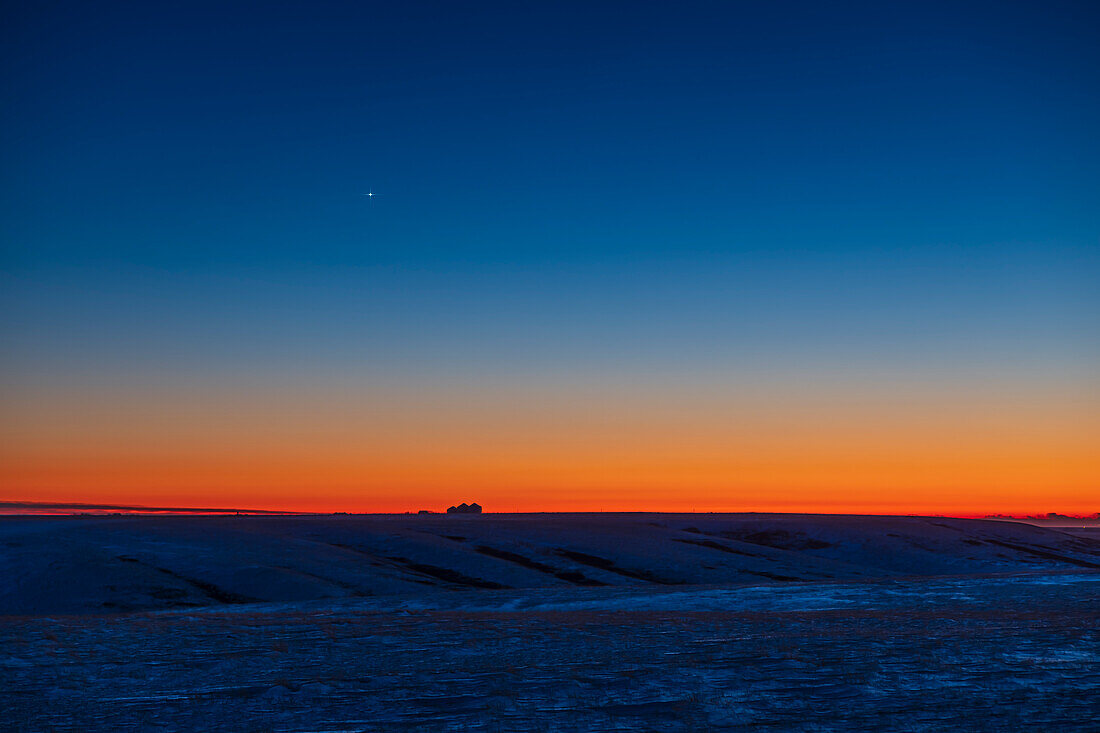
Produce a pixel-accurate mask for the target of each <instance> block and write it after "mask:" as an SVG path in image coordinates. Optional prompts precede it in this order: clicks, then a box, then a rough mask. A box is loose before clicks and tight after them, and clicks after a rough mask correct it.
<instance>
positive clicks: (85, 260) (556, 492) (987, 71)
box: [0, 0, 1100, 514]
mask: <svg viewBox="0 0 1100 733" xmlns="http://www.w3.org/2000/svg"><path fill="white" fill-rule="evenodd" d="M3 12H4V14H5V17H4V19H3V22H2V23H0V60H2V75H0V84H2V87H0V88H2V94H3V97H4V99H5V100H6V102H7V103H6V104H5V105H4V109H3V112H0V133H2V134H0V156H2V157H0V161H2V162H0V171H2V174H0V194H2V195H0V235H2V239H0V242H2V249H0V407H2V409H0V499H3V500H8V501H30V502H84V503H103V504H125V505H132V504H141V505H150V506H172V507H178V506H199V507H217V506H237V507H251V508H257V509H276V510H298V511H368V512H403V511H416V510H418V509H425V508H426V509H433V510H440V509H443V508H445V507H446V506H448V505H450V504H456V503H458V502H460V501H478V502H479V503H481V504H482V505H484V506H485V507H486V509H487V510H488V511H588V510H607V511H612V510H630V511H642V510H651V511H692V510H695V511H805V512H859V513H948V514H985V513H1037V512H1047V511H1059V512H1070V513H1073V512H1079V513H1092V512H1095V511H1097V510H1100V504H1098V502H1097V497H1098V496H1100V485H1098V484H1100V135H1098V134H1097V130H1100V52H1098V51H1097V45H1096V43H1095V39H1096V33H1097V30H1098V29H1100V9H1098V8H1097V6H1096V5H1095V3H1089V2H1080V3H1061V2H1030V3H1015V2H990V3H972V2H950V3H946V2H945V3H937V2H913V3H904V2H901V3H880V2H875V3H839V4H833V3H820V2H808V3H792V2H761V3H725V2H723V3H717V2H716V3H648V2H630V3H626V2H623V3H618V2H615V3H603V2H578V3H571V2H566V3H545V4H541V3H461V4H459V3H438V4H435V3H416V2H408V3H370V2H356V3H326V2H310V3H266V4H260V5H256V4H251V3H249V4H235V3H226V2H219V3H209V4H204V3H197V2H188V3H172V2H157V3H140V4H138V3H111V2H105V3H68V2H21V1H18V0H17V1H16V2H11V3H6V4H5V8H4V11H3ZM368 191H370V192H373V193H375V194H376V195H375V196H374V197H365V196H363V194H364V193H366V192H368Z"/></svg>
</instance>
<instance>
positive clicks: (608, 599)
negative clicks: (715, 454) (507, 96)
mask: <svg viewBox="0 0 1100 733" xmlns="http://www.w3.org/2000/svg"><path fill="white" fill-rule="evenodd" d="M1098 608H1100V575H1097V574H1089V573H1081V574H1041V575H1034V576H1011V577H985V578H970V579H967V578H926V579H907V580H892V581H874V582H863V583H807V584H798V585H797V586H792V585H773V586H758V587H744V588H700V589H694V590H668V589H660V588H653V587H649V588H593V589H587V588H573V589H547V590H521V591H516V590H511V591H488V592H464V593H456V594H452V595H450V596H448V597H445V598H439V599H436V600H426V599H419V600H417V599H409V598H388V599H368V600H363V601H355V600H343V601H323V602H311V603H304V604H290V603H284V604H259V605H255V606H233V607H222V608H220V609H218V610H190V611H169V612H156V613H146V614H127V615H119V616H83V617H71V616H70V617H36V618H20V619H16V618H9V619H7V620H6V621H5V622H4V623H2V624H0V649H3V653H2V654H0V676H3V678H4V679H5V684H4V685H3V688H2V689H0V708H3V709H5V710H6V711H7V716H8V717H7V724H6V725H8V726H9V727H10V729H12V730H28V731H30V730H80V731H107V730H179V731H186V730H275V731H360V730H362V731H367V730H378V729H400V730H470V729H472V730H509V731H512V730H516V731H525V730H617V729H624V728H633V729H644V730H703V729H744V728H752V729H754V730H834V729H852V730H867V729H875V728H883V729H889V730H929V731H940V730H1018V729H1021V727H1022V726H1031V727H1032V729H1033V730H1095V727H1094V726H1095V720H1097V719H1098V716H1100V633H1098V631H1097V629H1096V621H1097V609H1098Z"/></svg>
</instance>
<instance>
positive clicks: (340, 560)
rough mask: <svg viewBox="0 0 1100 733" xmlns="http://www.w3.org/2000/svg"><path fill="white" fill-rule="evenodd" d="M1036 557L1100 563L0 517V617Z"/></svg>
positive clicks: (651, 520)
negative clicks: (0, 579)
mask: <svg viewBox="0 0 1100 733" xmlns="http://www.w3.org/2000/svg"><path fill="white" fill-rule="evenodd" d="M1036 570H1043V571H1046V570H1051V571H1064V570H1074V571H1080V572H1085V573H1090V572H1100V541H1097V540H1095V539H1090V538H1087V537H1081V536H1076V535H1072V534H1067V533H1064V532H1061V531H1058V530H1054V529H1045V528H1039V527H1034V526H1031V525H1028V524H1022V523H1014V522H1001V521H987V520H972V519H945V518H942V517H876V516H845V515H789V514H783V515H764V514H541V515H539V514H535V515H492V514H489V515H481V516H461V515H457V516H456V515H451V516H442V515H426V516H425V515H412V516H408V515H399V516H392V515H390V516H382V515H377V516H303V517H195V516H188V517H149V516H115V517H5V518H0V577H3V578H4V579H5V580H4V583H3V585H2V586H0V615H5V614H6V615H24V614H27V615H30V614H43V613H117V612H126V611H141V610H153V609H170V608H189V607H200V606H215V605H222V604H239V603H248V602H260V601H267V602H293V601H307V600H318V599H338V598H365V597H371V596H392V595H403V596H421V597H429V596H434V595H437V594H440V593H448V592H450V591H455V590H477V589H483V590H487V589H496V590H501V589H508V588H543V587H548V588H549V587H561V588H569V587H599V586H651V587H654V588H657V587H660V586H691V585H729V584H734V585H748V584H771V583H780V584H789V583H795V582H801V581H842V580H865V579H874V578H887V577H904V576H932V575H970V574H994V573H1014V572H1021V571H1036Z"/></svg>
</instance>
